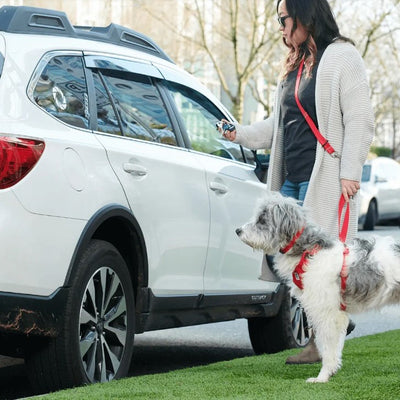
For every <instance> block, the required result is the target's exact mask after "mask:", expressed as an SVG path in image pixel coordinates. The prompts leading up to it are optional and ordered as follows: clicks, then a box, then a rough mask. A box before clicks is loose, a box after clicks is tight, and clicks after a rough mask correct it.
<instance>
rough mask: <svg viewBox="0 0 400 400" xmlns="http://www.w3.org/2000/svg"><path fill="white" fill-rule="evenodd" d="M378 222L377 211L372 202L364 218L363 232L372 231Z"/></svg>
mask: <svg viewBox="0 0 400 400" xmlns="http://www.w3.org/2000/svg"><path fill="white" fill-rule="evenodd" d="M377 220H378V210H377V207H376V203H375V201H374V200H372V201H371V203H369V206H368V211H367V215H366V217H365V223H364V230H366V231H373V230H374V229H375V225H376V223H377Z"/></svg>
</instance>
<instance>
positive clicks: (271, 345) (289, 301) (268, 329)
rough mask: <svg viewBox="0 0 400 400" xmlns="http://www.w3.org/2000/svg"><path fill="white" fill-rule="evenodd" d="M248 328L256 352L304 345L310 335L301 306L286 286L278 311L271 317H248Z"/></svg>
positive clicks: (268, 352) (274, 351)
mask: <svg viewBox="0 0 400 400" xmlns="http://www.w3.org/2000/svg"><path fill="white" fill-rule="evenodd" d="M248 329H249V336H250V341H251V345H252V347H253V350H254V352H255V353H256V354H264V353H267V354H271V353H277V352H279V351H282V350H286V349H291V348H299V347H305V346H306V345H307V343H308V342H309V341H310V338H311V335H312V331H311V329H310V328H309V327H308V324H307V317H306V315H305V312H304V310H303V308H302V307H301V305H300V303H299V302H298V301H297V300H296V299H294V298H292V297H291V296H290V294H289V290H288V288H285V293H284V298H283V301H282V305H281V308H280V310H279V313H278V314H277V315H276V316H275V317H271V318H249V320H248Z"/></svg>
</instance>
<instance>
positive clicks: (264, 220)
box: [256, 214, 267, 225]
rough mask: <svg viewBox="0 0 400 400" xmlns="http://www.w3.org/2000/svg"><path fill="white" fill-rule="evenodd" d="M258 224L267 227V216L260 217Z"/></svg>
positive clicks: (261, 215)
mask: <svg viewBox="0 0 400 400" xmlns="http://www.w3.org/2000/svg"><path fill="white" fill-rule="evenodd" d="M256 224H257V225H266V224H267V219H266V218H265V214H260V215H259V216H258V219H257V222H256Z"/></svg>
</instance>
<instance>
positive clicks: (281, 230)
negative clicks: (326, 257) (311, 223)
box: [236, 192, 306, 254]
mask: <svg viewBox="0 0 400 400" xmlns="http://www.w3.org/2000/svg"><path fill="white" fill-rule="evenodd" d="M305 222H306V215H305V211H304V208H303V207H301V206H300V205H299V204H298V203H297V202H296V200H294V199H291V198H288V197H283V196H282V195H281V194H279V193H278V192H269V193H268V194H267V196H266V197H265V198H263V199H262V200H261V201H260V205H259V206H258V208H257V211H256V214H255V216H254V218H253V220H252V221H250V222H248V223H247V224H245V225H243V226H242V227H241V228H238V229H236V234H237V235H238V236H239V238H240V239H241V240H242V241H243V242H244V243H246V244H248V245H249V246H251V247H252V248H253V249H256V250H262V251H264V253H266V254H275V253H277V252H278V251H279V250H280V249H282V248H284V247H285V246H287V244H288V243H289V242H290V241H291V240H292V238H293V237H294V235H296V233H297V232H298V231H299V230H300V229H301V228H302V227H304V225H305Z"/></svg>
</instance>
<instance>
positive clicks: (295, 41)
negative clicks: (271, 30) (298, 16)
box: [278, 0, 308, 47]
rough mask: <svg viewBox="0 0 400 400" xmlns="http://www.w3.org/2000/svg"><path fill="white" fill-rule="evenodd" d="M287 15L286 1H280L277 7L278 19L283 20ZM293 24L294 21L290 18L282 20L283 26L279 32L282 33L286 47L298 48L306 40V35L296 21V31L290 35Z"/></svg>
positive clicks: (305, 31) (303, 28)
mask: <svg viewBox="0 0 400 400" xmlns="http://www.w3.org/2000/svg"><path fill="white" fill-rule="evenodd" d="M288 15H289V14H288V12H287V9H286V0H282V1H281V2H280V3H279V6H278V17H280V18H284V17H286V16H288ZM293 23H294V21H293V18H292V17H290V16H289V17H288V18H284V25H285V26H282V25H281V27H280V28H279V30H280V31H281V32H282V36H283V39H284V40H285V42H286V43H287V45H288V46H293V47H299V46H300V45H301V44H302V43H304V42H305V40H306V39H307V37H308V33H307V30H306V28H305V27H304V26H303V25H302V24H301V23H300V22H299V21H297V28H296V30H295V31H294V32H293V33H292V28H293Z"/></svg>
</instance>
